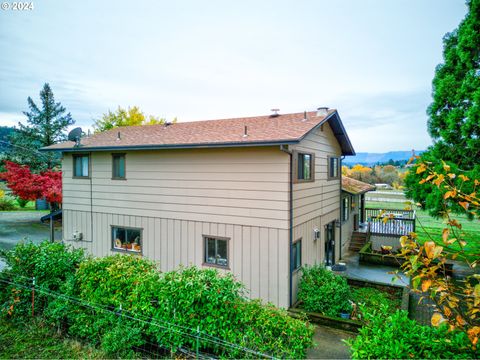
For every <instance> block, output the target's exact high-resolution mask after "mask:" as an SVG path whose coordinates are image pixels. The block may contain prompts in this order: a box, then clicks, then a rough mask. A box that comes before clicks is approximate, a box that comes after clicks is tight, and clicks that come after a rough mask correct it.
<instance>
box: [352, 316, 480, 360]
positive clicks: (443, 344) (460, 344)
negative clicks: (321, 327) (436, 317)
mask: <svg viewBox="0 0 480 360" xmlns="http://www.w3.org/2000/svg"><path fill="white" fill-rule="evenodd" d="M363 313H364V314H365V320H366V324H365V325H364V326H363V327H362V328H361V329H360V331H359V335H358V336H357V337H356V338H355V339H352V340H346V343H347V344H348V345H349V346H350V351H351V354H352V358H354V359H411V358H414V359H478V358H479V355H480V353H479V352H478V351H477V352H475V351H473V350H472V348H471V346H470V341H469V340H468V337H467V335H466V334H465V333H462V332H460V331H456V330H455V331H448V327H447V326H441V327H438V328H436V327H430V326H422V325H419V324H418V323H417V322H416V321H415V320H411V319H409V318H408V314H407V312H406V311H403V310H396V311H395V312H393V313H391V311H390V309H388V308H387V307H385V306H380V307H379V308H378V309H375V310H371V309H370V310H367V309H363Z"/></svg>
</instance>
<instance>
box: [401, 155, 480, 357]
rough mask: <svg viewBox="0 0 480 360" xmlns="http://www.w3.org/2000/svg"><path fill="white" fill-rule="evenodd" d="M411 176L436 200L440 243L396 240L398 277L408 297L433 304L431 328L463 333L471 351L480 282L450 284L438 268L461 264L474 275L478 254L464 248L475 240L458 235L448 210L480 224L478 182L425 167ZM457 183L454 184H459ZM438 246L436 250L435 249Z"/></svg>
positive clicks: (478, 332)
mask: <svg viewBox="0 0 480 360" xmlns="http://www.w3.org/2000/svg"><path fill="white" fill-rule="evenodd" d="M414 169H415V172H416V173H417V174H421V175H422V176H423V179H422V181H421V182H420V185H422V186H423V185H427V184H428V185H429V186H435V187H437V188H438V189H439V191H438V192H439V193H440V194H442V195H443V196H442V204H443V218H444V222H445V225H444V228H443V230H442V234H441V238H440V239H437V241H434V239H433V238H431V239H430V240H429V241H426V242H424V243H423V244H421V243H419V242H418V241H417V235H416V234H415V233H411V234H409V235H408V236H403V237H402V238H401V239H400V244H401V246H402V248H401V254H400V255H401V256H403V257H405V258H406V261H405V262H404V263H403V265H402V271H403V272H404V273H405V274H407V275H408V276H410V277H411V279H412V291H415V292H417V293H420V294H423V296H425V297H429V298H430V299H431V300H432V301H433V302H434V304H435V310H436V312H435V313H434V314H433V316H432V319H431V322H432V325H434V326H439V325H440V324H442V323H447V324H448V325H449V327H450V329H457V330H460V331H463V332H465V333H466V334H467V335H468V337H469V339H470V341H471V345H472V347H473V348H476V347H477V344H478V341H479V339H480V277H479V275H478V274H475V273H474V271H473V275H469V276H466V277H465V278H464V279H462V281H456V280H454V279H452V278H451V277H450V276H448V274H447V273H446V272H445V271H444V264H445V263H447V262H450V261H452V260H456V261H460V262H463V263H464V264H465V265H466V266H468V267H470V268H471V269H472V270H475V268H476V267H477V265H478V264H480V253H478V251H476V252H475V250H473V251H472V250H470V249H478V247H475V246H474V247H469V246H468V243H469V242H477V243H478V241H479V239H478V238H477V237H472V238H471V239H468V238H467V237H466V235H465V233H464V232H463V231H462V224H461V223H459V222H458V221H457V220H455V219H453V218H452V217H451V210H450V209H451V208H452V206H451V205H455V206H456V207H459V208H461V209H463V212H464V213H465V214H467V215H469V216H470V217H472V218H474V220H473V221H479V220H480V197H479V196H478V195H477V191H478V189H479V188H480V181H479V179H477V178H475V179H470V178H469V177H468V176H467V175H465V173H463V172H461V171H458V169H453V168H452V167H451V166H449V165H448V164H446V163H444V162H443V163H442V171H443V172H445V173H446V175H444V174H443V173H442V172H438V171H437V170H436V169H437V166H435V165H434V164H431V163H419V164H416V166H415V168H414ZM459 182H460V183H459ZM440 244H441V245H440Z"/></svg>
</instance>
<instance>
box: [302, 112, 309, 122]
mask: <svg viewBox="0 0 480 360" xmlns="http://www.w3.org/2000/svg"><path fill="white" fill-rule="evenodd" d="M307 120H308V118H307V112H306V111H304V112H303V120H302V121H307Z"/></svg>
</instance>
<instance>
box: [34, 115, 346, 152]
mask: <svg viewBox="0 0 480 360" xmlns="http://www.w3.org/2000/svg"><path fill="white" fill-rule="evenodd" d="M330 119H334V121H335V124H336V128H337V129H338V128H339V126H340V128H341V129H340V131H339V135H338V136H337V138H338V139H339V141H340V140H341V139H340V136H342V137H343V138H342V141H343V142H344V143H345V144H346V145H345V152H346V153H345V155H349V154H350V153H353V154H354V150H353V148H352V147H351V144H350V142H349V140H348V137H347V136H346V134H345V130H344V129H343V126H342V125H341V122H340V118H339V116H338V113H337V112H336V110H329V111H328V114H327V116H317V113H316V112H313V111H312V112H307V119H306V120H304V113H295V114H284V115H279V116H256V117H247V118H236V119H223V120H206V121H192V122H178V123H175V124H172V125H169V126H165V125H144V126H128V127H120V128H115V129H112V130H109V131H105V132H102V133H98V134H94V135H92V136H90V137H84V138H82V139H81V145H80V146H75V143H74V142H73V141H66V142H63V143H60V144H55V145H51V146H49V147H46V148H43V149H42V150H57V151H81V150H111V149H142V148H143V149H147V148H178V147H184V148H188V147H203V146H205V147H208V146H245V145H256V144H258V145H265V144H281V143H295V142H298V141H299V140H301V138H302V137H303V136H305V135H306V134H307V133H308V132H309V131H310V130H312V129H313V128H315V127H316V126H317V125H319V124H320V123H322V122H324V121H329V122H330ZM339 123H340V125H339ZM245 126H246V127H247V134H248V136H244V133H245ZM333 128H334V127H333V126H332V129H333ZM119 132H120V139H118V133H119ZM334 132H335V129H334ZM336 135H337V134H336ZM345 138H346V139H347V142H345V141H344V139H345ZM343 147H344V146H342V148H343Z"/></svg>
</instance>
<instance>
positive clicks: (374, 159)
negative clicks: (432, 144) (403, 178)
mask: <svg viewBox="0 0 480 360" xmlns="http://www.w3.org/2000/svg"><path fill="white" fill-rule="evenodd" d="M422 152H423V150H421V151H415V154H416V155H420V154H421V153H422ZM411 156H412V151H411V150H410V151H389V152H386V153H368V152H361V153H357V155H355V156H347V157H345V159H344V160H343V163H344V164H345V165H355V164H361V165H375V164H376V163H386V162H388V161H389V160H393V161H408V159H410V157H411Z"/></svg>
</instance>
